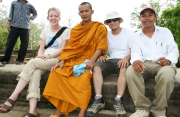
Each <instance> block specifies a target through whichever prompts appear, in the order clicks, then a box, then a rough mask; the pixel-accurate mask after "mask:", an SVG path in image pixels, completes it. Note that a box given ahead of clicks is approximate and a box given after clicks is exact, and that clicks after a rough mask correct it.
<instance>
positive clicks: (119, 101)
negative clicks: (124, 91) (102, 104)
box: [113, 97, 127, 117]
mask: <svg viewBox="0 0 180 117" xmlns="http://www.w3.org/2000/svg"><path fill="white" fill-rule="evenodd" d="M113 107H114V110H115V111H116V117H127V114H126V111H125V110H124V107H123V97H121V98H116V97H115V99H114V105H113Z"/></svg>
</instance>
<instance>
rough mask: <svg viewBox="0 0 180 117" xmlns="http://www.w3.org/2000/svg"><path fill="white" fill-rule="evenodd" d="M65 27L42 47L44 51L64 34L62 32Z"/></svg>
mask: <svg viewBox="0 0 180 117" xmlns="http://www.w3.org/2000/svg"><path fill="white" fill-rule="evenodd" d="M66 28H67V27H62V28H61V29H60V30H59V31H58V32H57V33H56V35H55V36H54V37H53V39H52V40H51V41H50V42H49V43H48V44H47V45H46V46H45V47H44V49H47V48H48V47H50V46H51V45H52V44H53V43H54V41H55V40H56V39H57V38H58V37H59V36H60V35H61V34H62V33H63V32H64V30H65V29H66Z"/></svg>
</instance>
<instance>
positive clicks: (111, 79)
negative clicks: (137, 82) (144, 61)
mask: <svg viewBox="0 0 180 117" xmlns="http://www.w3.org/2000/svg"><path fill="white" fill-rule="evenodd" d="M24 66H25V65H14V64H8V65H6V66H5V67H0V95H1V96H0V103H3V102H4V101H5V100H6V99H7V98H8V97H9V96H10V94H11V93H12V92H13V91H14V88H15V86H16V84H17V81H16V78H17V75H18V74H19V73H20V72H21V71H22V69H23V67H24ZM48 76H49V72H46V73H45V74H44V75H43V76H42V78H41V87H40V88H41V95H42V92H43V90H44V87H45V84H46V82H47V79H48ZM179 76H180V69H178V72H177V75H176V82H175V88H174V91H173V93H172V95H171V98H170V100H169V101H168V104H169V107H168V115H169V116H168V117H171V116H172V117H173V116H174V117H177V116H180V112H179V110H180V78H179ZM116 81H117V75H114V74H113V75H109V76H107V77H106V78H104V84H103V89H102V94H103V98H104V101H105V103H106V110H113V99H114V97H115V96H116V91H117V84H116ZM145 85H146V96H147V97H148V98H149V99H150V100H153V99H154V89H153V87H154V85H155V84H154V80H153V79H151V80H149V81H147V82H145ZM26 89H27V87H26ZM26 89H25V90H23V91H22V93H21V94H20V95H19V98H18V100H17V102H18V105H19V106H28V104H29V103H28V101H27V100H26V92H27V90H26ZM94 95H95V94H94V89H93V86H92V97H91V100H90V105H91V104H92V102H93V100H94ZM52 107H53V105H52V104H50V103H49V102H47V100H46V99H45V98H44V97H43V96H41V101H40V102H39V103H38V108H52ZM124 108H125V110H126V111H128V112H131V113H133V112H134V111H135V106H134V103H133V101H132V98H131V96H130V94H129V92H128V89H127V90H126V92H125V94H124Z"/></svg>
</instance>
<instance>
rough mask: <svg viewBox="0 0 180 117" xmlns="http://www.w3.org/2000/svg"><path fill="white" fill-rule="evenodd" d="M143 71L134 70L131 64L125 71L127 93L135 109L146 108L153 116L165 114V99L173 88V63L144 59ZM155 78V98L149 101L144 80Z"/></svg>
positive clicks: (174, 69)
mask: <svg viewBox="0 0 180 117" xmlns="http://www.w3.org/2000/svg"><path fill="white" fill-rule="evenodd" d="M144 65H145V71H144V72H143V73H139V72H136V71H135V70H134V69H133V66H132V65H131V66H130V67H128V69H127V71H126V79H127V84H128V89H129V93H130V95H131V97H132V99H133V102H134V104H135V106H136V109H138V108H141V109H146V110H149V111H151V112H152V114H153V115H154V116H165V113H166V107H167V106H168V104H167V100H168V99H169V98H170V95H171V93H172V91H173V89H174V81H175V75H176V68H175V67H174V66H173V65H168V66H160V65H159V64H158V63H157V62H154V61H145V62H144ZM148 79H155V87H154V92H155V98H154V101H153V102H151V101H150V100H149V99H148V98H147V97H145V85H144V80H148Z"/></svg>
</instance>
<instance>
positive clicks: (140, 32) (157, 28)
mask: <svg viewBox="0 0 180 117" xmlns="http://www.w3.org/2000/svg"><path fill="white" fill-rule="evenodd" d="M154 26H155V32H157V31H159V26H156V25H154ZM142 30H143V28H142V29H141V30H140V31H139V34H140V35H143V32H142Z"/></svg>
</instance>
